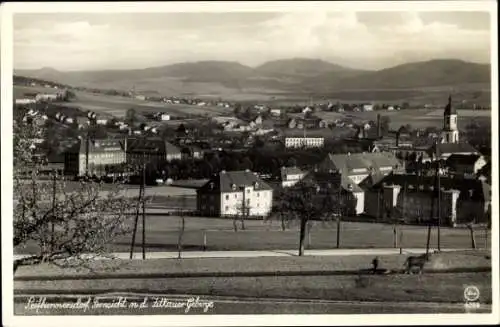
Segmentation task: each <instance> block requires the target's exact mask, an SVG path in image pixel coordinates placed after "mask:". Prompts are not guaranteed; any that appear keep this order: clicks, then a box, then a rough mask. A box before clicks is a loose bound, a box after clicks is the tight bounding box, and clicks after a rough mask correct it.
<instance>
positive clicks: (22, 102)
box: [15, 98, 36, 105]
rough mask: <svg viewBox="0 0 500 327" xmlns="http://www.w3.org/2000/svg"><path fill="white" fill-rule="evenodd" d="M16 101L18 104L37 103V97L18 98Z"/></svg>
mask: <svg viewBox="0 0 500 327" xmlns="http://www.w3.org/2000/svg"><path fill="white" fill-rule="evenodd" d="M15 103H16V105H27V104H35V103H36V100H35V99H29V98H23V99H16V101H15Z"/></svg>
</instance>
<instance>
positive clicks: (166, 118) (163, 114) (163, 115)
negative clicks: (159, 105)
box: [160, 113, 170, 121]
mask: <svg viewBox="0 0 500 327" xmlns="http://www.w3.org/2000/svg"><path fill="white" fill-rule="evenodd" d="M160 120H161V121H166V120H170V115H169V114H165V113H162V114H160Z"/></svg>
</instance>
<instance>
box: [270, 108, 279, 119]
mask: <svg viewBox="0 0 500 327" xmlns="http://www.w3.org/2000/svg"><path fill="white" fill-rule="evenodd" d="M269 114H270V115H271V116H274V117H279V116H281V109H271V110H269Z"/></svg>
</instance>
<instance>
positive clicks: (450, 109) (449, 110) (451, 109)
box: [444, 95, 457, 116]
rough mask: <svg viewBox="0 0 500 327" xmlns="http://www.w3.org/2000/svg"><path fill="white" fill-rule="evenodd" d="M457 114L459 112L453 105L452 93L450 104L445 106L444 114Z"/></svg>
mask: <svg viewBox="0 0 500 327" xmlns="http://www.w3.org/2000/svg"><path fill="white" fill-rule="evenodd" d="M456 114H457V110H456V109H455V107H453V106H452V105H451V95H450V96H449V97H448V104H447V105H446V107H445V108H444V115H445V116H449V115H456Z"/></svg>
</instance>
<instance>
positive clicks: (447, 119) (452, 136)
mask: <svg viewBox="0 0 500 327" xmlns="http://www.w3.org/2000/svg"><path fill="white" fill-rule="evenodd" d="M441 142H442V143H458V116H457V111H456V109H455V108H454V107H453V106H452V105H451V94H450V96H449V97H448V104H447V105H446V107H445V108H444V117H443V131H442V132H441Z"/></svg>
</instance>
